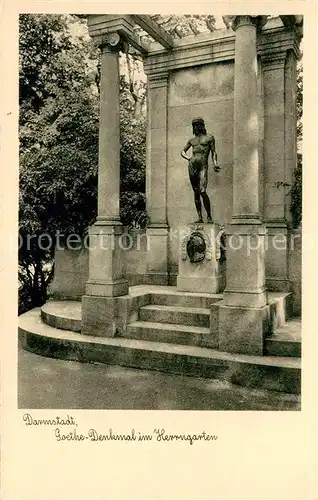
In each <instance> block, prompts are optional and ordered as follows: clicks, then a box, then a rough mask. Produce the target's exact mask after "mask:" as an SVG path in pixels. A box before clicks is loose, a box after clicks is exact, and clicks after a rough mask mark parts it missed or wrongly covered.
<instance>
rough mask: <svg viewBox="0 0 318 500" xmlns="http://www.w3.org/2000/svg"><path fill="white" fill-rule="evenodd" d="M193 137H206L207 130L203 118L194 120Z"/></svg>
mask: <svg viewBox="0 0 318 500" xmlns="http://www.w3.org/2000/svg"><path fill="white" fill-rule="evenodd" d="M192 129H193V135H206V133H207V132H206V128H205V124H204V120H203V118H193V120H192Z"/></svg>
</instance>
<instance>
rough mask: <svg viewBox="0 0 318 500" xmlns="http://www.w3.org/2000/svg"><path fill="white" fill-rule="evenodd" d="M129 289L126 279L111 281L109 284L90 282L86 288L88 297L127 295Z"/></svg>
mask: <svg viewBox="0 0 318 500" xmlns="http://www.w3.org/2000/svg"><path fill="white" fill-rule="evenodd" d="M128 289H129V287H128V280H126V279H122V280H117V281H110V282H109V283H106V282H105V281H102V282H100V281H97V280H88V281H87V283H86V287H85V291H86V294H87V295H95V296H96V295H97V296H101V297H118V296H120V295H127V294H128Z"/></svg>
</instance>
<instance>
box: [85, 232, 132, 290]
mask: <svg viewBox="0 0 318 500" xmlns="http://www.w3.org/2000/svg"><path fill="white" fill-rule="evenodd" d="M122 231H123V228H122V226H121V225H113V224H101V223H96V224H94V226H92V227H90V228H89V276H88V280H87V283H86V288H85V291H86V294H87V295H92V296H100V297H118V296H120V295H126V294H127V293H128V279H127V277H126V267H125V259H124V255H123V252H124V251H123V249H122V248H121V236H122Z"/></svg>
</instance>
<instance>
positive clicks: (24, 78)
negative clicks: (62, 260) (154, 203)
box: [19, 14, 99, 312]
mask: <svg viewBox="0 0 318 500" xmlns="http://www.w3.org/2000/svg"><path fill="white" fill-rule="evenodd" d="M70 26H71V21H70V19H68V18H67V17H65V16H60V15H39V14H31V15H22V16H21V17H20V82H19V83H20V204H19V221H20V225H19V281H20V284H21V287H20V292H19V293H20V298H21V299H23V300H21V301H20V304H21V307H20V312H23V310H25V309H26V308H28V307H34V306H37V305H40V304H41V303H43V301H45V297H46V290H47V286H48V285H49V283H50V280H51V279H52V276H53V252H54V247H55V241H56V236H57V234H58V232H59V233H61V235H65V236H67V235H69V234H70V233H76V234H79V235H81V234H83V233H84V231H85V230H86V228H87V225H88V224H89V222H90V221H91V220H92V218H94V215H95V211H96V208H95V207H96V192H97V189H96V188H97V182H96V181H97V177H96V174H97V165H98V120H99V113H98V108H99V106H98V93H97V92H96V90H97V89H96V85H95V92H94V91H93V89H92V78H91V73H92V68H93V67H94V59H93V57H94V56H95V57H96V53H95V54H94V52H93V48H92V47H91V46H90V45H89V44H87V43H86V42H85V40H84V39H83V38H82V37H80V36H79V37H77V38H74V37H72V35H71V32H70Z"/></svg>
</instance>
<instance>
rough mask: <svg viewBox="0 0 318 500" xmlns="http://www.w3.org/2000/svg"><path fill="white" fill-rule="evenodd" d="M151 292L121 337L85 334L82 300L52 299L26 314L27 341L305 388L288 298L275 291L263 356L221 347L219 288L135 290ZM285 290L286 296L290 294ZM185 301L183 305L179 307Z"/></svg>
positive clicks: (52, 350) (251, 383)
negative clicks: (216, 331) (216, 325)
mask: <svg viewBox="0 0 318 500" xmlns="http://www.w3.org/2000/svg"><path fill="white" fill-rule="evenodd" d="M143 293H145V294H148V295H149V297H148V298H149V300H148V302H149V303H147V304H146V305H143V306H142V307H141V308H140V310H139V316H138V319H137V321H132V322H131V323H129V324H128V325H127V329H126V331H125V332H123V333H122V334H121V336H119V337H114V338H108V337H100V336H98V337H97V336H93V335H92V336H91V335H82V334H81V333H80V331H81V303H80V302H76V301H49V302H47V303H46V304H45V305H44V306H43V307H42V308H41V309H40V308H37V309H33V310H32V311H29V312H28V313H26V314H24V315H22V316H20V323H19V334H20V339H21V341H22V343H23V347H24V348H25V349H26V350H28V351H31V352H34V353H37V354H41V355H43V356H48V357H55V358H60V359H67V360H75V361H80V362H98V363H106V364H113V365H122V366H126V367H134V368H143V369H152V370H159V371H164V372H169V373H174V374H182V375H188V376H196V377H198V376H199V377H207V378H222V379H226V380H228V381H230V382H232V383H237V384H239V385H243V386H247V387H259V388H263V389H270V390H276V391H281V392H289V393H299V392H300V386H301V374H300V368H301V362H300V357H299V356H300V345H301V339H300V328H301V324H300V321H299V320H291V321H288V322H287V323H285V319H286V311H285V305H286V304H285V298H286V297H285V296H284V294H282V295H280V294H273V297H271V302H272V309H273V311H274V313H275V314H274V317H275V325H276V326H275V332H274V333H273V335H272V336H270V337H268V338H267V339H265V345H264V352H265V353H266V355H265V356H249V355H242V354H230V353H226V352H221V351H219V350H217V349H215V348H213V345H214V339H213V335H211V330H210V308H211V306H212V305H214V306H215V305H216V304H217V303H218V302H220V301H221V300H222V296H221V295H220V294H215V295H213V294H199V293H198V294H192V293H186V292H178V291H177V290H176V289H175V288H174V287H159V286H157V287H156V286H154V287H149V286H147V287H146V286H138V287H132V288H131V289H130V294H131V295H132V296H134V295H135V296H139V295H140V294H143ZM285 295H286V294H285ZM180 304H182V305H180Z"/></svg>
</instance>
